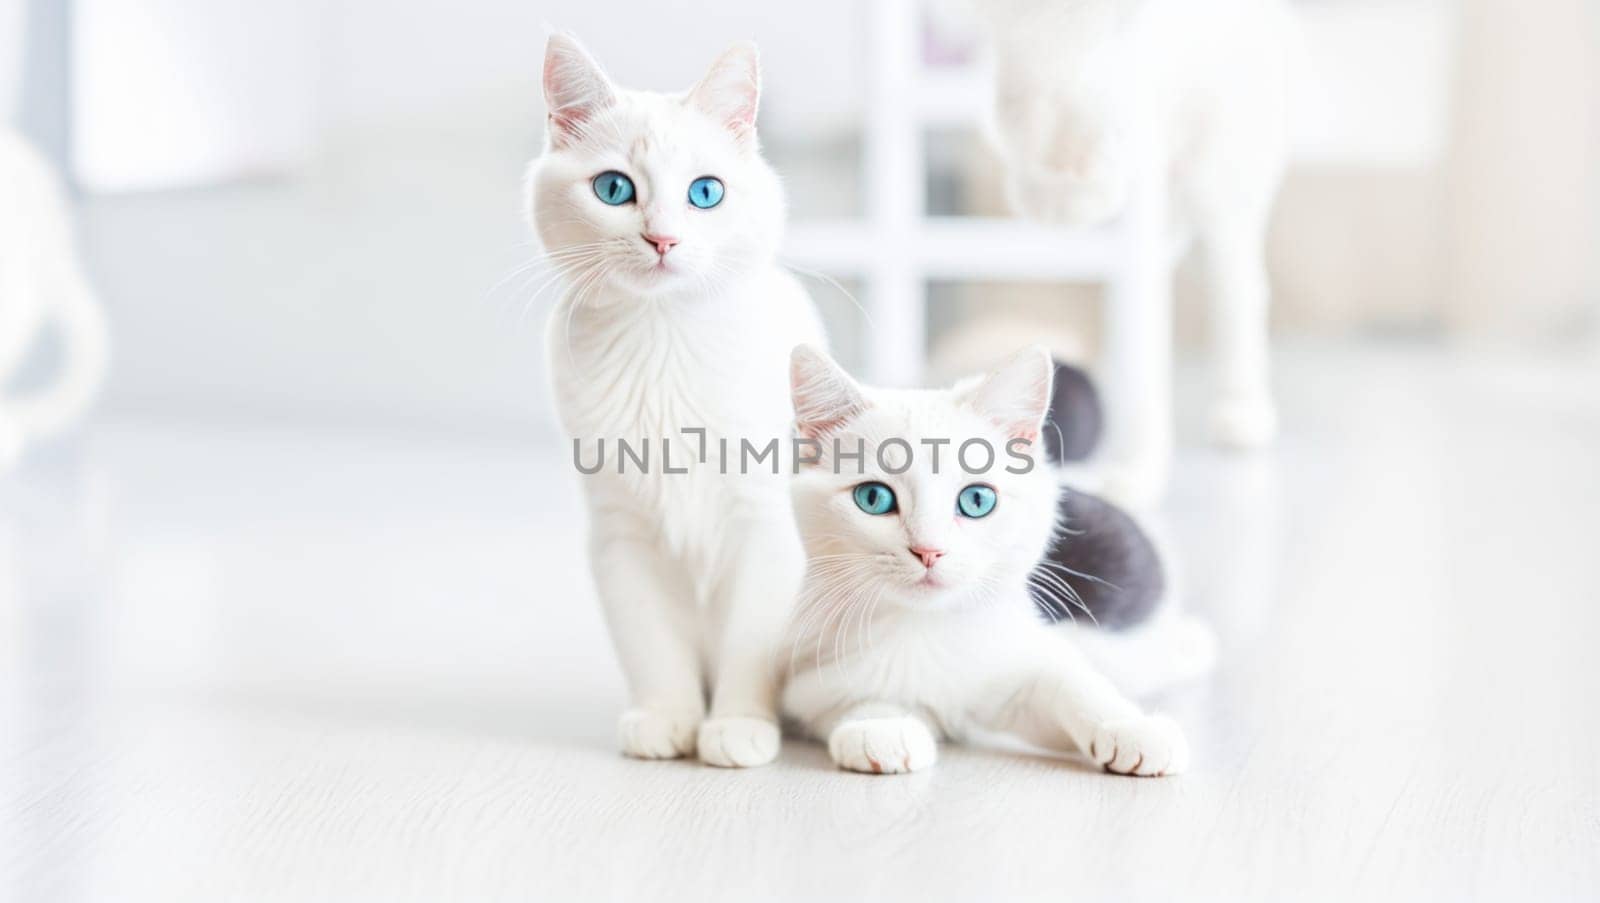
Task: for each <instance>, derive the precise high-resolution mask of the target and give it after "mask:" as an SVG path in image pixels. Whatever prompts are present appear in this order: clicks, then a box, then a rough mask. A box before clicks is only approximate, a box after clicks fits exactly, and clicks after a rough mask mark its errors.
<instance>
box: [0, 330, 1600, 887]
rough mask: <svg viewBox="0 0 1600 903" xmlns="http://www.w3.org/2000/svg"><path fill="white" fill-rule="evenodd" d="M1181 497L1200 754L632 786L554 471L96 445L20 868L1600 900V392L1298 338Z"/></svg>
mask: <svg viewBox="0 0 1600 903" xmlns="http://www.w3.org/2000/svg"><path fill="white" fill-rule="evenodd" d="M1281 382H1282V386H1283V395H1284V400H1285V413H1286V417H1285V420H1286V424H1287V429H1286V436H1285V439H1284V441H1283V442H1282V444H1281V445H1280V447H1279V448H1278V449H1276V451H1275V452H1273V453H1272V454H1269V455H1266V456H1262V457H1259V458H1254V459H1240V458H1232V457H1229V456H1226V455H1222V454H1219V453H1214V452H1211V451H1208V450H1204V449H1189V450H1186V451H1185V453H1184V454H1183V455H1182V457H1181V460H1180V466H1179V468H1178V482H1177V485H1176V487H1175V489H1174V491H1173V493H1172V496H1171V499H1170V501H1169V504H1168V505H1167V507H1166V510H1165V511H1164V512H1163V520H1164V522H1165V527H1166V529H1167V530H1168V532H1169V533H1170V534H1171V536H1172V539H1173V544H1174V546H1175V548H1176V549H1177V550H1178V553H1179V557H1180V559H1181V562H1180V563H1181V565H1182V566H1183V570H1184V587H1185V592H1186V595H1187V599H1188V603H1189V605H1190V606H1191V607H1192V608H1193V609H1194V610H1196V611H1199V612H1201V613H1203V614H1204V615H1205V616H1207V617H1208V618H1210V619H1211V620H1212V621H1213V622H1214V623H1215V624H1216V625H1217V627H1218V630H1219V632H1220V634H1221V636H1222V640H1223V664H1222V667H1221V668H1220V670H1219V671H1218V673H1217V674H1216V675H1215V677H1214V679H1212V680H1211V681H1209V682H1208V683H1206V684H1205V685H1203V686H1197V687H1193V688H1190V689H1187V690H1184V691H1182V692H1180V693H1175V694H1173V695H1171V696H1170V697H1168V698H1166V699H1163V700H1160V701H1159V702H1160V705H1161V706H1162V707H1163V708H1165V709H1166V710H1167V711H1169V712H1171V713H1172V714H1174V715H1175V716H1177V717H1178V718H1179V719H1180V720H1181V721H1183V722H1184V723H1185V724H1186V725H1187V726H1188V727H1189V728H1190V730H1191V732H1192V737H1193V739H1194V742H1195V746H1196V756H1195V759H1196V765H1195V768H1194V771H1193V773H1191V774H1189V775H1186V776H1184V777H1182V778H1179V779H1173V780H1165V781H1136V780H1129V779H1120V778H1113V777H1109V776H1106V775H1103V774H1098V773H1095V772H1093V771H1091V770H1089V769H1087V768H1084V767H1082V766H1081V765H1079V764H1077V763H1074V762H1070V761H1055V760H1048V759H1043V758H1036V757H1029V756H1023V755H1017V754H1014V753H1007V752H999V751H985V750H956V749H952V750H946V752H945V757H944V761H942V762H941V763H940V765H939V766H938V767H937V768H936V769H935V770H934V771H932V772H931V773H926V774H921V775H915V776H911V777H907V778H869V777H862V776H855V775H846V774H842V773H837V772H834V771H832V770H831V769H830V768H829V767H828V766H827V761H826V757H825V756H824V754H823V753H822V751H821V750H820V749H818V748H816V747H814V746H811V745H808V744H803V743H797V742H792V743H790V744H789V745H788V747H787V748H786V749H785V752H784V754H783V757H782V759H781V761H780V762H779V764H777V765H775V766H772V767H770V768H766V769H761V770H758V771H754V772H749V773H729V772H722V771H714V770H711V769H707V768H703V767H700V766H697V765H694V764H691V763H666V764H646V763H639V762H632V761H627V760H624V759H622V758H620V757H619V756H618V755H617V754H616V753H615V752H614V750H613V746H612V740H611V732H612V726H613V723H614V719H615V716H616V713H617V711H618V709H619V706H620V705H621V702H622V691H621V684H620V680H619V677H618V675H617V673H616V669H615V666H614V664H613V662H612V659H611V654H610V650H609V648H608V646H607V641H606V637H605V632H604V629H603V625H602V623H601V620H600V616H599V614H598V612H597V610H596V607H595V604H594V601H593V598H592V592H591V590H590V588H589V585H588V579H587V575H586V573H585V571H584V568H583V567H582V565H581V561H582V542H581V535H582V530H581V519H580V516H579V513H578V506H577V499H576V495H575V492H574V488H573V485H572V480H571V479H570V478H569V475H568V473H567V461H566V458H565V455H564V450H563V449H560V448H557V447H555V446H553V445H552V446H550V447H545V448H515V447H507V446H500V447H470V446H459V445H452V446H443V445H436V444H430V443H428V442H426V441H417V440H401V439H395V438H389V439H378V438H359V437H329V436H326V435H319V434H292V433H285V432H282V431H259V432H250V431H238V430H232V431H229V430H224V429H221V428H216V427H211V428H177V427H172V426H164V427H163V426H156V425H151V424H119V425H106V426H102V427H101V428H99V429H96V430H95V431H94V432H93V433H92V435H91V436H90V437H89V439H88V440H86V441H84V442H82V443H80V444H78V445H76V446H72V447H68V448H65V449H57V450H56V452H55V453H54V454H53V455H52V456H47V457H44V458H38V459H35V460H34V461H32V462H31V463H30V464H29V465H28V466H27V468H26V469H25V470H24V471H23V472H22V473H20V474H17V475H13V476H12V477H9V478H7V479H5V480H4V481H0V637H4V638H5V640H6V642H5V644H4V645H3V647H0V686H3V687H4V688H5V690H4V695H3V697H0V698H4V699H5V705H4V708H3V709H0V718H3V721H0V806H3V809H0V850H5V851H6V854H5V856H4V857H3V858H0V880H3V886H4V887H5V889H6V891H7V892H8V893H9V895H10V898H12V899H17V900H29V901H42V900H53V899H117V900H134V899H158V900H179V899H193V900H215V899H223V898H227V899H264V898H273V899H309V898H319V899H339V898H350V897H361V898H366V899H383V900H397V899H456V900H466V899H484V898H489V897H512V896H515V897H531V898H536V899H551V900H557V899H590V898H596V897H599V898H615V899H626V900H638V899H694V900H707V899H730V900H749V899H766V898H770V897H774V896H776V897H796V898H803V899H829V898H836V899H861V898H872V897H877V898H885V899H899V898H906V899H913V898H914V899H980V898H981V899H1002V898H1007V897H1013V896H1019V895H1024V896H1035V895H1047V896H1052V897H1060V896H1066V895H1074V896H1078V895H1081V896H1084V897H1087V898H1091V899H1095V898H1105V897H1119V898H1169V897H1173V896H1179V895H1194V896H1204V897H1223V898H1229V899H1236V898H1246V897H1248V898H1265V899H1281V898H1284V897H1290V896H1303V895H1305V894H1307V893H1319V894H1322V895H1326V896H1329V897H1333V898H1342V899H1349V898H1357V897H1361V898H1365V897H1371V896H1396V897H1413V898H1414V897H1416V896H1421V895H1426V896H1429V897H1435V898H1443V899H1464V898H1468V897H1472V896H1482V897H1491V898H1507V897H1510V896H1513V895H1515V896H1518V897H1524V896H1531V897H1535V898H1543V897H1550V898H1581V897H1592V896H1593V895H1594V894H1595V893H1596V890H1597V888H1600V859H1597V857H1595V856H1594V851H1595V849H1596V848H1597V846H1600V772H1597V771H1596V769H1595V766H1594V762H1595V761H1596V760H1597V754H1600V707H1596V706H1595V705H1594V699H1595V698H1596V697H1597V695H1600V666H1597V665H1596V662H1595V656H1594V652H1593V646H1594V643H1595V638H1596V637H1597V636H1600V631H1597V627H1600V607H1597V606H1596V605H1594V604H1593V603H1594V600H1595V586H1596V584H1595V577H1594V571H1593V555H1594V542H1595V537H1596V536H1597V535H1600V472H1597V471H1600V465H1597V464H1596V462H1597V461H1600V379H1597V377H1596V370H1595V368H1594V367H1592V366H1590V367H1587V368H1584V367H1582V366H1581V365H1576V364H1571V363H1561V362H1554V363H1552V362H1533V361H1528V360H1510V361H1501V362H1496V361H1493V360H1487V359H1483V358H1474V359H1461V358H1458V357H1455V356H1452V355H1448V354H1445V353H1442V352H1436V351H1418V350H1415V349H1413V350H1390V351H1384V350H1370V349H1369V350H1354V349H1304V350H1302V351H1300V352H1298V353H1296V354H1293V355H1285V366H1284V367H1283V373H1282V377H1281Z"/></svg>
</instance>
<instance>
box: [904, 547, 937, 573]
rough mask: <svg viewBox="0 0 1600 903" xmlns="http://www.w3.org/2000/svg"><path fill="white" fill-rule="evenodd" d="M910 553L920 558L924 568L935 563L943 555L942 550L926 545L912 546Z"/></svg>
mask: <svg viewBox="0 0 1600 903" xmlns="http://www.w3.org/2000/svg"><path fill="white" fill-rule="evenodd" d="M911 554H913V555H915V556H917V557H918V558H920V559H922V566H923V567H925V568H931V567H933V566H934V565H935V564H936V563H938V561H939V559H941V558H943V557H944V552H943V551H941V550H939V549H930V548H928V547H927V546H912V547H911Z"/></svg>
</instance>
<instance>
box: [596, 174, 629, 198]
mask: <svg viewBox="0 0 1600 903" xmlns="http://www.w3.org/2000/svg"><path fill="white" fill-rule="evenodd" d="M594 195H595V197H597V198H599V199H600V200H602V201H605V202H606V203H607V204H610V205H611V206H613V207H620V206H622V205H623V204H626V203H628V202H629V201H631V200H633V180H632V179H630V178H628V177H627V176H625V175H623V174H622V173H620V172H617V171H615V170H609V171H607V172H603V173H601V174H599V175H598V176H595V177H594Z"/></svg>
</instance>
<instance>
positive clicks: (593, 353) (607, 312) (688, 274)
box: [529, 35, 822, 766]
mask: <svg viewBox="0 0 1600 903" xmlns="http://www.w3.org/2000/svg"><path fill="white" fill-rule="evenodd" d="M544 72H545V77H544V87H545V95H546V101H547V103H548V107H549V110H550V122H549V140H548V144H547V148H546V151H545V153H544V154H543V156H541V157H540V158H539V159H538V160H537V161H536V162H535V164H534V166H533V168H532V171H531V173H530V179H529V181H530V190H531V205H532V209H533V214H534V220H535V224H536V227H537V229H538V233H539V237H540V239H541V240H542V242H543V244H544V247H545V249H546V250H547V252H548V254H549V256H550V259H551V260H552V261H554V262H555V263H556V264H557V266H558V267H559V268H560V269H561V270H563V271H564V274H565V277H566V279H567V282H568V285H569V288H568V290H567V292H566V294H565V296H564V297H563V298H562V299H561V301H560V303H559V304H558V305H557V306H556V308H555V310H554V311H553V312H552V314H551V316H550V321H549V327H548V344H549V362H550V378H551V383H552V385H553V386H554V390H555V400H556V405H557V409H558V411H559V414H560V417H561V421H562V424H563V427H564V428H565V430H566V432H567V434H568V435H569V436H572V437H581V438H582V439H583V440H584V442H585V448H586V452H585V460H586V461H588V460H590V459H592V457H593V451H592V449H593V443H594V440H595V439H597V438H601V437H604V438H605V439H606V441H607V443H608V445H609V444H610V443H611V442H614V441H615V440H616V439H618V438H624V439H628V440H629V441H630V442H634V443H637V441H638V440H639V439H640V438H644V437H649V438H650V439H652V440H660V439H662V438H667V439H671V440H672V441H673V442H674V443H675V445H674V447H673V452H674V461H673V466H674V467H681V466H683V465H684V464H685V463H688V462H687V461H686V459H687V458H688V457H689V456H691V455H693V454H695V453H697V452H698V439H695V438H691V437H686V436H684V435H682V434H680V432H679V431H680V430H681V429H684V428H704V429H705V430H706V431H707V435H706V441H707V443H708V445H709V447H710V455H709V461H708V463H703V464H694V463H690V465H689V468H688V469H689V473H687V474H666V473H663V472H662V466H661V465H662V463H663V462H661V461H660V459H659V457H657V459H656V460H654V461H653V462H652V465H653V466H652V470H651V472H650V473H648V474H640V473H639V472H638V471H637V469H636V468H633V467H632V466H631V465H630V467H629V468H628V473H627V474H625V475H619V474H618V473H617V470H616V463H617V462H616V460H615V454H614V447H613V450H612V451H613V453H612V459H611V460H609V461H608V466H607V467H606V468H605V469H604V470H602V471H601V472H600V473H597V474H594V475H592V476H585V477H583V478H582V483H583V489H584V494H585V497H586V499H587V502H588V509H589V519H590V523H589V554H590V562H591V565H592V567H593V570H594V577H595V581H596V583H597V585H598V589H599V594H600V599H601V602H602V604H603V606H604V608H605V613H606V619H607V621H608V623H609V625H610V629H611V635H612V639H613V641H614V643H615V645H616V647H617V653H618V656H619V657H620V659H621V661H622V667H623V670H624V672H625V674H626V677H627V681H628V686H629V690H630V692H631V694H632V700H633V708H632V709H630V710H629V711H628V712H627V713H625V714H624V715H623V716H622V720H621V729H620V733H621V742H622V747H623V750H624V751H625V752H627V753H628V754H630V755H634V756H640V757H645V758H666V757H674V756H681V755H686V754H689V753H691V752H693V751H695V750H696V748H697V747H698V752H699V755H700V757H701V759H702V760H704V761H706V762H708V763H711V764H713V765H722V766H746V765H758V764H763V763H765V762H769V761H771V760H772V759H773V758H774V757H775V756H776V755H777V752H778V746H779V733H778V727H777V716H776V711H777V708H776V705H777V698H776V696H777V678H778V673H777V668H776V664H775V663H776V661H777V658H778V656H777V653H776V649H777V646H778V644H779V642H780V635H781V633H782V629H783V625H784V623H785V620H786V618H787V615H788V612H789V609H790V606H791V605H792V604H793V599H794V594H795V592H796V590H797V589H798V587H799V583H800V575H801V572H802V569H803V553H802V550H801V548H800V543H799V539H798V537H797V536H796V533H795V529H794V523H793V518H792V515H791V513H790V507H789V495H788V472H787V470H786V469H785V470H783V472H781V473H780V474H777V475H774V474H772V473H771V472H770V470H763V469H761V468H756V472H752V473H749V474H739V473H738V470H739V467H738V463H737V461H736V460H735V461H732V462H731V463H730V466H729V470H730V471H732V472H731V473H729V474H727V475H723V474H722V473H721V472H720V471H721V468H720V467H719V465H718V454H717V445H718V440H719V439H720V438H726V439H728V440H729V441H730V442H731V443H732V445H733V446H734V449H735V450H736V449H737V448H738V443H739V442H740V440H741V439H744V438H748V439H750V440H751V441H752V442H753V443H754V444H756V445H757V446H758V447H759V446H760V445H762V444H764V443H765V442H766V441H767V440H769V439H771V438H784V439H786V438H787V436H788V429H789V417H788V411H789V399H788V383H787V369H786V367H787V362H788V355H789V350H790V349H791V348H793V347H794V346H795V345H796V344H797V343H800V342H818V341H820V340H821V338H822V329H821V325H820V321H819V319H818V317H817V315H816V312H815V309H814V308H813V306H812V304H811V301H810V299H809V297H807V295H806V294H805V292H804V290H803V289H802V288H801V287H800V285H799V283H798V282H797V281H796V280H795V279H794V278H793V277H792V276H790V275H789V274H788V273H787V272H786V271H784V270H782V269H780V268H779V267H778V266H777V264H776V262H775V254H776V250H777V247H778V243H779V238H780V233H781V229H782V224H783V220H784V200H783V192H782V189H781V186H780V185H779V182H778V178H777V176H776V174H775V173H774V172H773V171H772V169H771V168H770V167H768V166H767V164H766V162H765V161H763V160H762V158H761V155H760V151H759V148H758V147H757V143H756V134H755V115H756V104H757V100H758V94H759V71H758V64H757V58H756V52H755V48H754V47H753V46H750V45H738V46H735V47H734V48H732V49H731V50H729V51H728V52H727V53H725V54H724V55H723V56H722V57H721V58H720V59H718V60H717V61H716V63H715V64H714V65H713V66H712V68H711V70H710V72H709V73H708V74H707V75H706V76H705V78H704V79H703V80H702V81H701V82H700V84H699V85H697V86H696V87H695V88H694V89H693V90H691V91H690V92H688V93H687V94H684V95H664V94H656V93H647V92H638V91H626V90H621V89H618V88H617V87H615V86H614V85H612V84H611V82H610V81H609V80H608V79H607V78H606V76H605V75H604V74H603V73H602V71H601V70H600V68H599V67H598V66H597V65H596V64H595V63H594V61H593V60H592V59H590V57H589V56H588V54H586V53H585V52H584V51H583V49H582V48H580V47H579V45H578V44H577V43H576V42H575V41H574V40H572V39H571V38H568V37H566V36H563V35H556V36H554V37H552V38H551V39H550V42H549V45H548V47H547V48H546V54H545V70H544ZM607 170H617V171H620V172H623V173H625V174H627V175H628V176H629V177H630V178H631V179H632V180H633V182H634V184H635V186H636V190H637V193H638V196H637V200H636V202H635V203H629V204H624V205H622V206H617V207H612V206H607V205H606V204H604V203H602V202H601V201H600V200H599V199H598V198H597V197H596V196H595V193H594V190H593V188H592V186H591V181H592V180H593V179H594V177H595V176H596V175H598V174H600V173H602V172H605V171H607ZM706 175H711V176H716V177H718V178H720V179H722V180H723V182H724V183H725V184H726V187H727V193H726V197H725V198H724V200H723V201H722V202H721V204H719V205H718V206H716V207H714V208H712V209H709V210H701V209H697V208H695V207H693V206H691V205H690V204H689V203H688V199H687V194H688V189H689V184H690V182H691V181H693V180H694V179H696V178H698V177H700V176H706ZM643 234H654V235H662V234H670V235H672V236H674V237H676V238H678V239H680V240H681V241H680V244H679V245H678V246H677V247H675V248H674V249H673V250H672V251H671V252H670V254H668V255H666V257H665V260H666V262H667V264H668V266H669V269H666V270H663V269H661V268H660V267H659V266H658V263H659V261H660V258H658V255H657V252H656V250H655V248H654V246H652V245H651V244H650V243H649V242H647V241H645V240H644V239H642V237H641V236H642V235H643ZM657 453H658V456H659V448H658V449H657ZM730 457H736V451H735V452H734V453H732V454H731V455H730ZM787 466H788V462H787V460H785V462H784V467H785V468H787ZM708 688H709V690H710V718H709V720H705V721H704V723H703V724H702V719H704V718H705V716H706V693H707V690H708Z"/></svg>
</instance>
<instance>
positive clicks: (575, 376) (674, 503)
mask: <svg viewBox="0 0 1600 903" xmlns="http://www.w3.org/2000/svg"><path fill="white" fill-rule="evenodd" d="M574 304H575V301H574V299H572V298H568V299H566V300H564V301H563V303H562V304H560V305H558V306H557V308H556V309H555V310H554V311H553V312H552V315H551V319H550V327H549V330H548V336H549V343H548V344H549V348H548V354H549V359H550V368H551V382H552V385H553V386H554V388H555V395H556V406H557V411H558V413H559V415H560V417H561V422H562V426H563V428H564V429H565V431H566V433H567V435H568V436H569V437H570V438H571V440H572V441H574V442H576V444H577V445H576V449H575V457H574V458H573V463H574V466H575V467H576V466H577V465H578V464H580V463H581V464H582V465H583V467H584V468H585V469H594V468H595V466H596V464H598V465H599V468H600V469H599V471H598V472H596V473H593V474H586V475H584V476H583V479H584V480H585V486H586V489H587V491H588V492H589V493H590V494H591V497H592V498H595V499H597V500H598V501H599V502H600V503H601V504H602V505H625V506H627V507H629V508H631V509H633V510H634V511H636V512H637V513H639V514H640V515H642V519H643V520H645V521H647V522H649V523H651V524H653V525H655V527H656V528H657V530H658V535H659V538H660V539H661V540H662V541H663V542H664V544H665V545H666V546H667V548H668V549H669V550H670V551H671V552H672V553H673V554H675V555H678V556H681V557H684V558H685V559H687V561H688V562H689V563H692V564H694V565H697V568H696V569H697V570H700V569H701V568H712V567H714V566H715V562H716V559H717V557H718V555H719V552H720V549H721V547H722V546H723V544H724V543H725V542H726V541H727V539H728V536H727V530H728V527H729V525H736V524H737V523H738V521H739V520H740V519H741V517H743V516H746V515H749V514H752V513H754V512H753V511H752V510H751V509H753V508H760V509H762V510H763V511H764V512H767V513H770V512H771V511H772V510H774V509H776V510H777V511H779V512H780V514H782V515H783V516H785V517H786V516H787V509H788V489H787V480H788V475H789V473H790V468H791V466H792V465H791V462H792V456H791V452H792V446H791V444H790V440H789V421H790V417H789V398H788V381H787V377H786V371H785V367H784V365H785V363H786V361H787V359H788V354H789V350H790V349H791V348H793V347H794V345H796V344H799V343H801V342H815V341H818V340H819V338H820V325H819V324H818V322H817V320H816V317H815V314H814V313H813V312H812V310H811V308H810V301H809V299H808V298H807V297H806V296H805V294H804V292H803V291H802V290H801V289H800V287H799V285H798V284H797V283H795V281H794V280H793V278H792V277H790V276H788V275H787V274H786V273H783V272H782V271H780V270H776V269H772V270H768V271H765V272H762V273H759V274H757V275H755V276H754V277H752V278H751V279H749V280H747V281H745V282H744V283H741V284H739V285H736V286H734V287H733V288H732V289H731V290H730V291H729V292H727V293H725V294H724V295H722V296H719V297H715V298H693V299H682V300H670V299H667V300H659V301H651V302H648V303H642V304H641V303H640V302H638V301H637V300H631V299H630V300H628V301H622V302H619V303H615V304H609V303H606V302H604V301H598V302H597V299H593V298H590V299H588V300H587V301H584V302H583V303H578V304H577V306H576V307H574V306H573V305H574ZM619 440H621V441H625V442H626V443H627V444H628V446H629V448H630V449H631V451H632V452H633V454H632V455H624V454H622V448H621V445H620V444H619ZM602 441H603V443H604V444H603V446H602V445H601V442H602ZM774 443H775V444H774ZM775 471H776V472H775ZM763 516H765V514H763Z"/></svg>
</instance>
